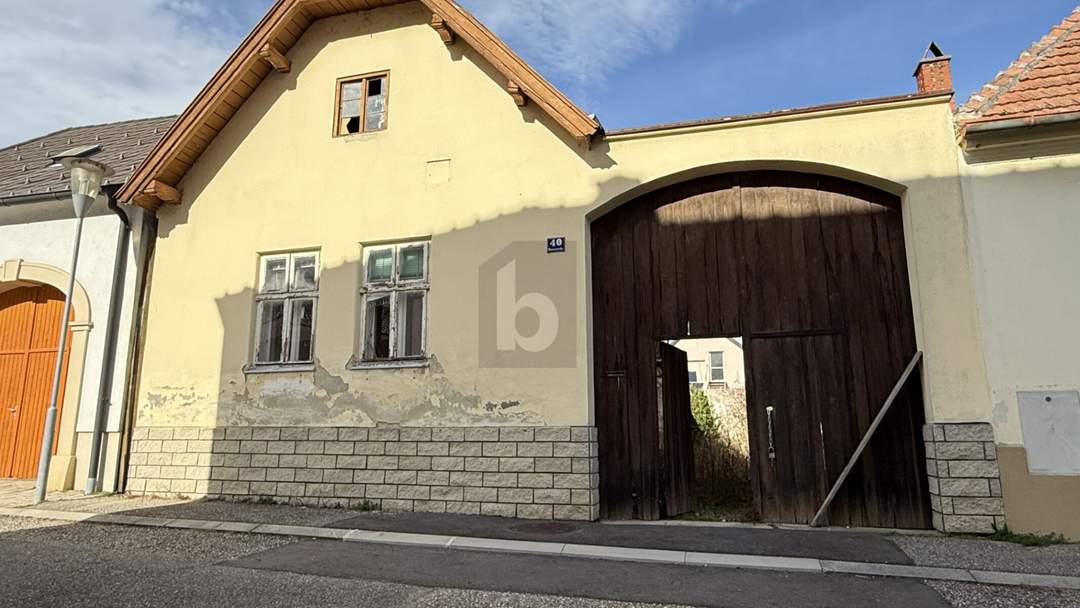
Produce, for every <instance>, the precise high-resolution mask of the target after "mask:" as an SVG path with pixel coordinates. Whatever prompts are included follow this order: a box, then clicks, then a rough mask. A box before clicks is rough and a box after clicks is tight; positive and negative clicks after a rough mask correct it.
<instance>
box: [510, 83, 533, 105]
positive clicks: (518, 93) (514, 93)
mask: <svg viewBox="0 0 1080 608" xmlns="http://www.w3.org/2000/svg"><path fill="white" fill-rule="evenodd" d="M506 92H507V93H510V97H513V98H514V103H516V104H517V105H519V106H522V107H524V106H526V105H528V103H529V96H528V95H526V94H525V91H522V90H521V86H519V85H518V83H516V82H514V81H513V80H511V81H510V82H508V83H506Z"/></svg>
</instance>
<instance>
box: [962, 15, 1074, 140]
mask: <svg viewBox="0 0 1080 608" xmlns="http://www.w3.org/2000/svg"><path fill="white" fill-rule="evenodd" d="M1068 112H1080V7H1077V8H1076V10H1074V11H1073V12H1072V13H1071V14H1070V15H1069V16H1068V17H1066V18H1065V19H1064V20H1063V21H1062V22H1061V23H1059V24H1058V25H1056V26H1054V27H1053V28H1052V29H1051V30H1050V32H1049V33H1047V34H1046V35H1045V36H1043V37H1042V39H1041V40H1039V41H1038V42H1036V43H1035V44H1034V45H1032V46H1031V48H1029V49H1027V50H1026V51H1024V52H1023V53H1021V55H1020V58H1019V59H1017V60H1016V61H1014V62H1013V63H1012V64H1011V65H1010V66H1009V67H1008V68H1006V69H1005V70H1003V71H1002V72H1001V73H999V74H998V75H997V77H995V78H994V79H993V80H992V81H990V82H989V83H987V84H986V85H985V86H984V87H983V88H982V90H980V91H978V92H977V93H975V94H974V95H972V96H971V98H970V99H968V101H967V103H965V104H964V105H963V106H961V107H960V109H959V110H958V111H957V117H958V118H959V120H960V121H962V122H975V121H991V120H1004V119H1007V118H1019V117H1022V116H1024V117H1026V116H1038V115H1047V114H1063V113H1068Z"/></svg>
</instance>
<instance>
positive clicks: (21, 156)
mask: <svg viewBox="0 0 1080 608" xmlns="http://www.w3.org/2000/svg"><path fill="white" fill-rule="evenodd" d="M175 119H176V117H175V116H165V117H161V118H143V119H138V120H126V121H123V122H114V123H108V124H102V125H89V126H85V127H72V128H69V129H63V130H61V131H57V132H55V133H50V134H49V135H45V136H42V137H38V138H35V139H31V140H29V141H24V142H22V143H19V144H15V145H13V146H8V147H7V148H0V198H9V197H13V196H24V195H27V194H47V193H50V192H66V191H67V190H68V179H69V177H68V174H67V172H66V171H64V170H63V169H61V168H59V167H55V166H53V161H52V157H53V156H56V155H57V154H60V153H61V152H65V151H67V150H70V149H72V148H75V147H78V146H87V145H100V146H101V151H100V152H98V153H96V154H94V156H93V158H94V159H95V160H100V161H101V162H103V163H105V164H107V165H109V166H110V167H112V168H113V169H115V170H116V175H114V176H113V177H111V178H110V179H109V180H108V181H107V182H106V183H109V184H122V183H124V182H125V181H127V179H128V177H130V176H131V174H132V173H133V172H134V171H135V168H136V167H137V166H138V165H140V164H141V163H142V161H143V159H144V158H146V155H147V154H149V153H150V150H151V149H153V147H154V146H155V145H156V144H157V142H158V140H160V139H161V137H162V136H163V135H165V131H167V130H168V129H169V126H170V125H172V123H173V121H174V120H175Z"/></svg>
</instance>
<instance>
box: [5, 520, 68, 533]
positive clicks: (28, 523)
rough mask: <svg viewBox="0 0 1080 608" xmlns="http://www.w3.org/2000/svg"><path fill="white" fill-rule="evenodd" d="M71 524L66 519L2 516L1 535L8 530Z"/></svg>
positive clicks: (17, 530)
mask: <svg viewBox="0 0 1080 608" xmlns="http://www.w3.org/2000/svg"><path fill="white" fill-rule="evenodd" d="M66 525H69V524H68V522H66V521H54V520H51V519H31V518H29V517H3V516H0V535H2V534H7V533H8V532H19V531H22V530H33V529H35V528H52V527H56V526H66Z"/></svg>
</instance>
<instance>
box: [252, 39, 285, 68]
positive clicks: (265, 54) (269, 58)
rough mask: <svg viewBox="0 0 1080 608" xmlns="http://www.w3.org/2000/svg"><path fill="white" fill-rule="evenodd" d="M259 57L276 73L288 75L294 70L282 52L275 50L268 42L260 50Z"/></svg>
mask: <svg viewBox="0 0 1080 608" xmlns="http://www.w3.org/2000/svg"><path fill="white" fill-rule="evenodd" d="M259 57H262V60H263V61H265V62H266V64H267V65H269V66H270V67H271V68H273V69H274V70H275V71H277V72H280V73H282V74H285V73H287V72H288V71H289V70H291V69H292V62H291V61H289V58H288V57H286V56H285V55H284V54H282V53H281V51H279V50H277V49H276V48H274V45H272V44H270V43H269V42H267V43H266V44H264V45H263V46H262V48H261V49H259Z"/></svg>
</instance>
